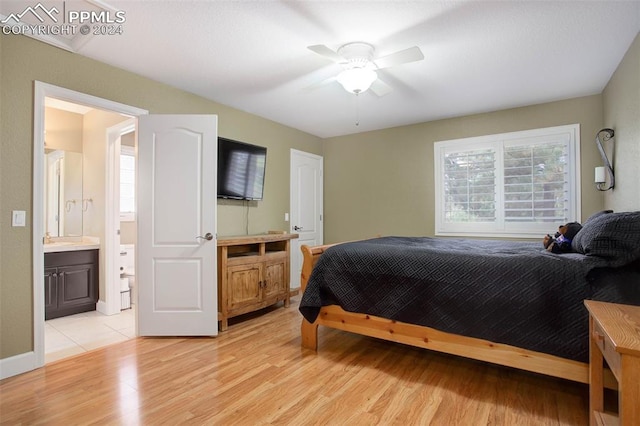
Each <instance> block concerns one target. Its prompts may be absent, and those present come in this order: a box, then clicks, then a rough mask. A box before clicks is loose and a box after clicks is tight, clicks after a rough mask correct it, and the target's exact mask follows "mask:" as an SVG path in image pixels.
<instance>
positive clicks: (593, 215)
mask: <svg viewBox="0 0 640 426" xmlns="http://www.w3.org/2000/svg"><path fill="white" fill-rule="evenodd" d="M608 213H613V210H602V211H601V212H597V213H594V214H592V215H591V216H589V218H588V219H587V220H585V221H584V223H587V222H589V221H590V220H593V219H595V218H597V217H600V216H602V215H603V214H608Z"/></svg>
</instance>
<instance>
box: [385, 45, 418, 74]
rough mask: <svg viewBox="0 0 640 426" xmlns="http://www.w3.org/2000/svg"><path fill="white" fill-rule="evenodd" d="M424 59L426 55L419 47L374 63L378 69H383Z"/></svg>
mask: <svg viewBox="0 0 640 426" xmlns="http://www.w3.org/2000/svg"><path fill="white" fill-rule="evenodd" d="M423 59H424V55H423V54H422V51H421V50H420V48H419V47H418V46H413V47H409V48H408V49H404V50H400V51H398V52H396V53H392V54H390V55H387V56H383V57H382V58H378V59H375V60H374V61H373V63H374V64H376V66H377V67H378V69H383V68H388V67H392V66H394V65H400V64H406V63H407V62H415V61H421V60H423Z"/></svg>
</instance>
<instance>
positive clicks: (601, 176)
mask: <svg viewBox="0 0 640 426" xmlns="http://www.w3.org/2000/svg"><path fill="white" fill-rule="evenodd" d="M601 133H604V135H603V137H602V141H604V142H606V141H608V140H609V139H611V138H613V135H614V131H613V129H602V130H600V131H599V132H598V133H597V134H596V145H597V146H598V151H600V156H602V162H603V163H604V167H602V166H601V167H596V170H595V182H596V188H597V189H598V191H608V190H610V189H613V187H614V186H615V184H616V179H615V176H614V174H613V167H611V163H610V162H609V159H608V158H607V154H605V152H604V148H603V147H602V141H600V134H601ZM605 173H608V174H609V186H606V181H607V180H606V178H605Z"/></svg>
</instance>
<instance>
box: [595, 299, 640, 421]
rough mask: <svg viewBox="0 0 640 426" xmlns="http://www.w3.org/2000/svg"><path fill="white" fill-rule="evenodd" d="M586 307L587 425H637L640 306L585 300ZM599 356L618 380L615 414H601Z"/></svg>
mask: <svg viewBox="0 0 640 426" xmlns="http://www.w3.org/2000/svg"><path fill="white" fill-rule="evenodd" d="M584 304H585V306H586V307H587V309H588V310H589V336H590V337H589V341H590V342H589V411H590V423H591V425H610V424H614V425H617V424H620V425H623V426H627V425H634V426H636V425H640V306H631V305H619V304H616V303H605V302H596V301H593V300H585V302H584ZM603 359H604V360H605V361H606V362H607V365H608V366H609V368H610V369H611V371H612V372H613V375H614V376H615V378H616V380H617V381H618V415H617V416H616V415H614V414H610V413H605V412H604V402H603V396H604V395H603V393H604V391H603V380H604V374H603Z"/></svg>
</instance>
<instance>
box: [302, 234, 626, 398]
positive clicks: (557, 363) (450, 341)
mask: <svg viewBox="0 0 640 426" xmlns="http://www.w3.org/2000/svg"><path fill="white" fill-rule="evenodd" d="M332 245H334V244H327V245H321V246H315V247H310V246H307V245H303V246H302V247H301V250H302V254H303V264H302V274H301V287H302V292H304V290H305V288H306V285H307V282H308V280H309V276H310V275H311V270H312V269H313V267H314V265H315V264H316V262H317V260H318V259H319V258H320V256H321V255H322V253H324V252H325V250H326V249H327V248H329V247H331V246H332ZM319 325H323V326H325V327H331V328H335V329H339V330H344V331H348V332H351V333H357V334H361V335H365V336H370V337H376V338H379V339H383V340H389V341H392V342H398V343H404V344H407V345H411V346H416V347H420V348H426V349H431V350H434V351H439V352H444V353H447V354H452V355H458V356H463V357H467V358H471V359H476V360H479V361H486V362H491V363H494V364H499V365H504V366H508V367H514V368H519V369H521V370H527V371H532V372H535V373H541V374H546V375H549V376H554V377H560V378H563V379H568V380H572V381H576V382H581V383H589V364H587V363H582V362H578V361H574V360H569V359H565V358H560V357H557V356H553V355H549V354H545V353H541V352H534V351H530V350H527V349H522V348H518V347H515V346H510V345H505V344H500V343H493V342H490V341H488V340H482V339H477V338H473V337H465V336H460V335H457V334H451V333H444V332H442V331H438V330H435V329H433V328H430V327H424V326H419V325H415V324H407V323H403V322H399V321H394V320H390V319H386V318H381V317H376V316H373V315H367V314H362V313H351V312H347V311H344V310H343V309H341V308H340V307H339V306H336V305H331V306H324V307H322V308H321V309H320V314H319V315H318V318H317V319H316V321H315V322H314V323H313V324H311V323H309V322H308V321H307V320H305V319H304V318H303V319H302V327H301V333H302V347H304V348H308V349H312V350H314V351H317V349H318V326H319ZM610 380H613V379H612V378H611V379H609V380H607V385H608V386H607V387H611V386H610V384H611V385H612V386H613V388H614V389H615V381H613V382H610Z"/></svg>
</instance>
